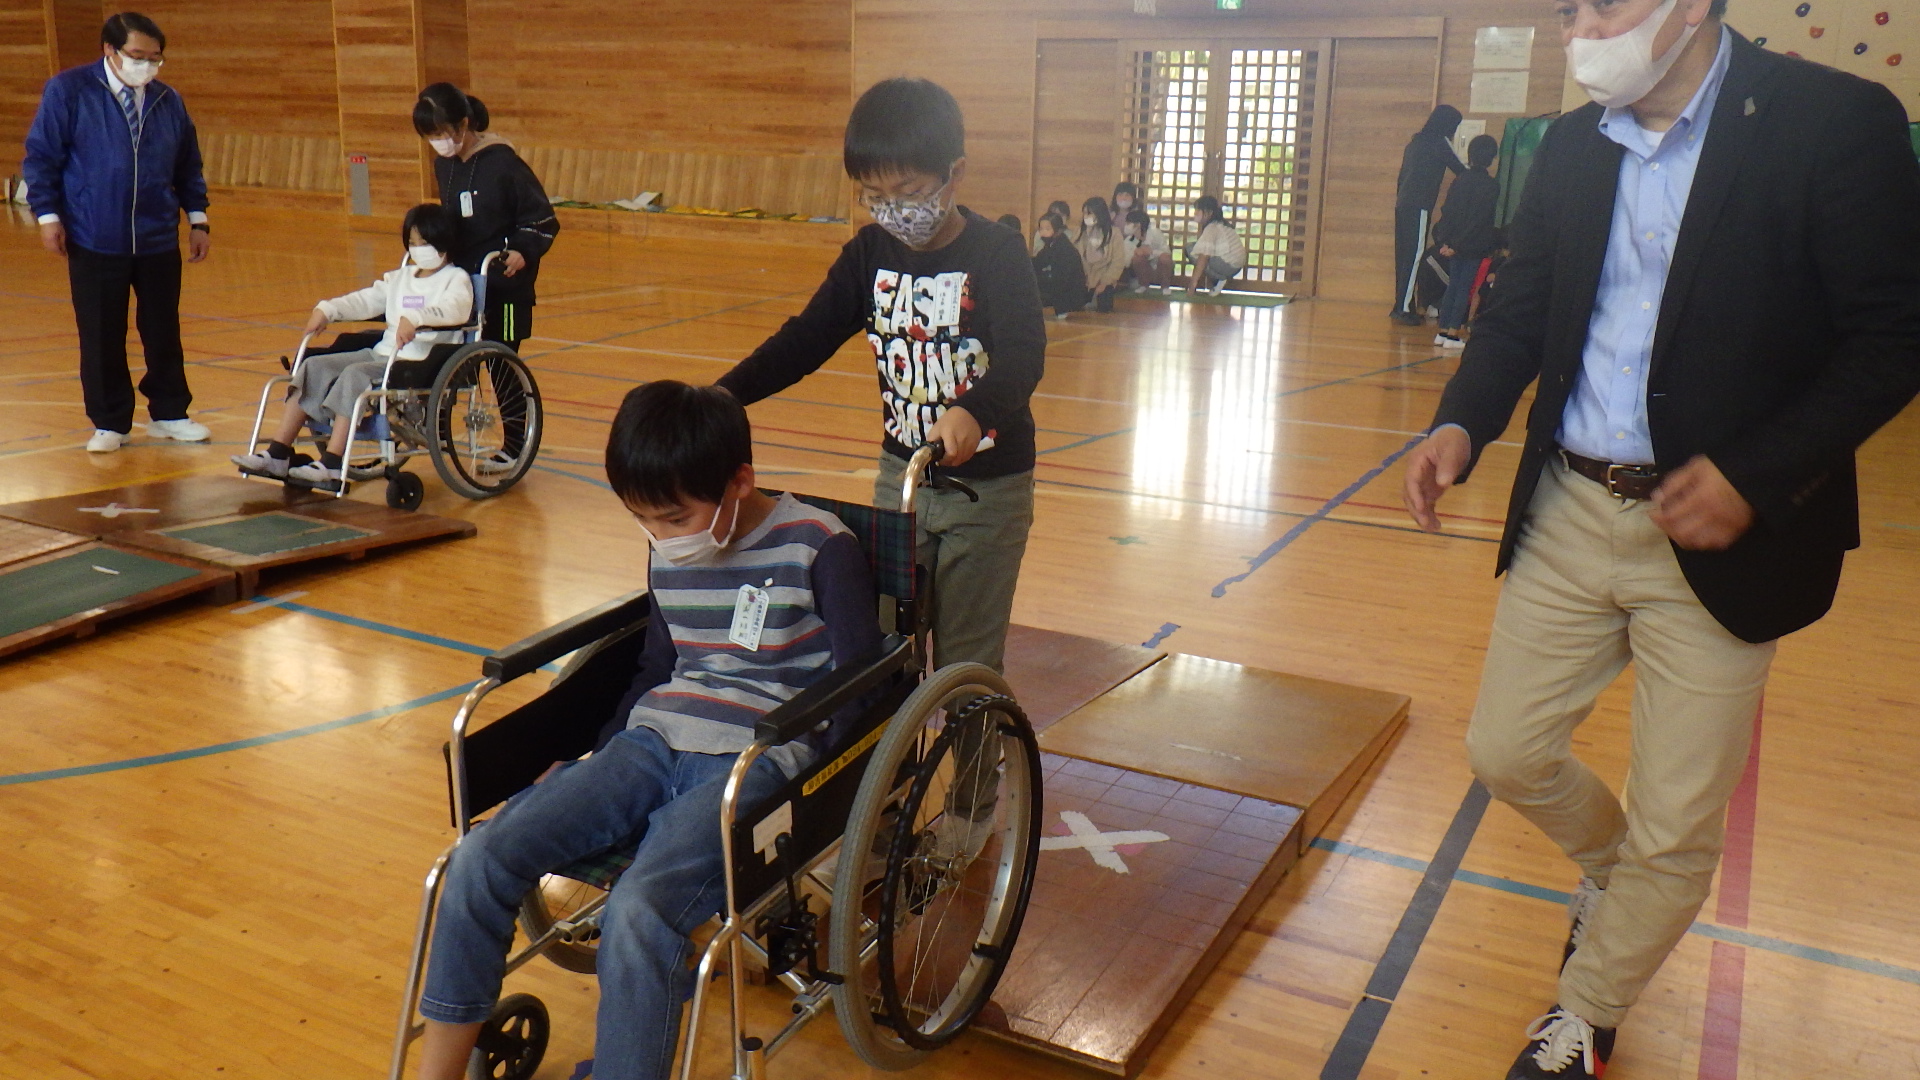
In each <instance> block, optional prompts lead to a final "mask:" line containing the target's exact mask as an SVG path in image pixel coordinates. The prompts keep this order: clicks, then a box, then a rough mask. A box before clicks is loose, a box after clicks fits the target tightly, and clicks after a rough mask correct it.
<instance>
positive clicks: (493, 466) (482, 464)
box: [473, 450, 520, 476]
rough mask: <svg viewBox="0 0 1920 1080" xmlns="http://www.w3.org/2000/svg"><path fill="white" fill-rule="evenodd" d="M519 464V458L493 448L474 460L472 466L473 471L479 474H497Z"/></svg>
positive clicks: (512, 468)
mask: <svg viewBox="0 0 1920 1080" xmlns="http://www.w3.org/2000/svg"><path fill="white" fill-rule="evenodd" d="M519 464H520V459H519V458H516V457H508V456H507V454H506V451H504V450H495V451H494V452H493V453H491V454H488V455H487V456H486V457H483V458H481V459H480V460H479V461H476V462H474V466H473V467H474V471H476V472H478V473H479V474H480V475H481V476H499V475H501V474H502V473H510V472H512V471H513V470H514V469H515V468H517V467H518V466H519Z"/></svg>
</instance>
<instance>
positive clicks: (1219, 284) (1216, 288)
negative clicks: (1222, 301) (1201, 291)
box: [1210, 281, 1227, 296]
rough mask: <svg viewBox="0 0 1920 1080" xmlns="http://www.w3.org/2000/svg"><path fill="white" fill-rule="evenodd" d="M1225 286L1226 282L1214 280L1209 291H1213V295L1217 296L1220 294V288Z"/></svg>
mask: <svg viewBox="0 0 1920 1080" xmlns="http://www.w3.org/2000/svg"><path fill="white" fill-rule="evenodd" d="M1226 287H1227V283H1226V282H1224V281H1216V282H1214V283H1213V288H1212V290H1210V291H1211V292H1212V293H1213V295H1215V296H1219V295H1220V290H1222V289H1224V288H1226Z"/></svg>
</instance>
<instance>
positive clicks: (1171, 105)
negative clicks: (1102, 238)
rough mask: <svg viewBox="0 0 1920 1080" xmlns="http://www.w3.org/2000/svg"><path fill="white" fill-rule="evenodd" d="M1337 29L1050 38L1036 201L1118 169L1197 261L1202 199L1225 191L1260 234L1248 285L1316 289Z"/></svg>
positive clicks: (1101, 186)
mask: <svg viewBox="0 0 1920 1080" xmlns="http://www.w3.org/2000/svg"><path fill="white" fill-rule="evenodd" d="M1328 52H1329V50H1328V48H1327V43H1326V42H1324V41H1318V42H1299V41H1278V40H1242V41H1112V40H1107V41H1099V40H1045V39H1043V40H1042V41H1041V42H1040V50H1039V67H1038V85H1037V86H1036V91H1037V92H1036V95H1035V116H1034V159H1033V161H1034V172H1033V210H1034V212H1036V213H1037V212H1039V210H1041V209H1042V208H1044V207H1045V206H1046V205H1047V203H1048V202H1049V201H1051V200H1053V199H1057V198H1065V199H1067V201H1068V202H1070V203H1071V204H1072V205H1073V206H1074V208H1075V211H1074V212H1075V216H1076V217H1077V216H1078V212H1079V211H1078V207H1079V204H1080V200H1081V199H1082V198H1085V197H1086V196H1087V195H1092V194H1099V195H1105V194H1107V193H1108V192H1109V191H1111V190H1112V189H1113V184H1114V182H1115V181H1117V180H1131V181H1132V182H1134V183H1135V184H1138V185H1139V186H1140V190H1141V201H1142V202H1143V203H1144V204H1145V206H1146V209H1147V211H1148V212H1149V213H1150V214H1152V215H1153V219H1154V222H1155V223H1156V224H1157V225H1159V226H1160V228H1161V229H1163V230H1165V231H1166V233H1167V235H1168V239H1169V240H1171V241H1172V243H1173V246H1174V253H1175V256H1176V261H1177V265H1176V270H1177V271H1178V272H1183V273H1184V272H1186V271H1187V270H1188V269H1189V267H1188V264H1187V262H1186V260H1185V257H1184V256H1185V248H1186V245H1187V244H1188V243H1189V242H1191V241H1192V240H1193V239H1194V229H1193V221H1192V217H1193V212H1192V210H1191V205H1192V203H1193V200H1194V199H1195V198H1197V197H1199V196H1200V195H1203V194H1214V195H1216V196H1217V197H1218V198H1219V199H1220V201H1221V203H1222V204H1224V205H1225V206H1226V208H1227V212H1228V215H1229V216H1230V217H1232V218H1233V220H1234V223H1235V225H1236V226H1237V227H1238V229H1239V231H1240V234H1241V236H1242V237H1243V238H1244V239H1245V240H1246V242H1247V261H1248V264H1249V265H1248V268H1247V271H1246V272H1245V273H1244V274H1242V275H1241V276H1240V277H1239V278H1237V279H1235V287H1237V288H1245V289H1255V290H1262V291H1268V292H1288V293H1300V294H1310V293H1312V292H1313V291H1314V253H1315V251H1316V249H1317V247H1318V245H1317V244H1316V243H1315V242H1314V236H1315V231H1316V229H1317V227H1318V222H1317V217H1318V204H1319V198H1318V195H1319V188H1320V185H1319V183H1318V178H1319V176H1320V174H1321V173H1322V171H1323V164H1322V161H1321V159H1322V158H1323V157H1324V156H1325V155H1324V154H1322V153H1321V152H1320V147H1321V146H1322V145H1323V144H1324V143H1325V138H1326V135H1325V130H1326V129H1325V122H1324V120H1325V116H1326V111H1327V110H1326V107H1325V102H1324V98H1323V84H1324V80H1322V79H1321V78H1320V77H1319V67H1320V63H1321V57H1323V56H1325V55H1328Z"/></svg>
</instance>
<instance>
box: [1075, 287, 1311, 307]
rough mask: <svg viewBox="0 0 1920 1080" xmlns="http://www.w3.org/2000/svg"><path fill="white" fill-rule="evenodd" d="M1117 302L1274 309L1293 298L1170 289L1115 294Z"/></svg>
mask: <svg viewBox="0 0 1920 1080" xmlns="http://www.w3.org/2000/svg"><path fill="white" fill-rule="evenodd" d="M1113 298H1114V299H1116V300H1165V301H1167V302H1168V303H1172V304H1212V305H1214V306H1215V307H1255V308H1272V307H1279V306H1281V305H1282V304H1285V303H1286V302H1287V301H1288V300H1291V299H1292V297H1288V296H1282V295H1280V294H1279V293H1235V292H1223V293H1221V294H1220V295H1219V296H1214V295H1213V294H1211V293H1205V292H1200V293H1189V292H1188V291H1187V290H1185V289H1170V290H1168V291H1166V292H1149V291H1147V290H1145V289H1127V290H1125V291H1124V292H1117V293H1114V294H1113Z"/></svg>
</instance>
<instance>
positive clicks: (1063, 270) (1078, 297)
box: [1033, 233, 1087, 314]
mask: <svg viewBox="0 0 1920 1080" xmlns="http://www.w3.org/2000/svg"><path fill="white" fill-rule="evenodd" d="M1033 276H1034V278H1035V279H1036V280H1038V282H1039V283H1040V302H1041V303H1043V304H1045V305H1046V306H1048V307H1050V308H1052V309H1053V310H1054V311H1055V312H1058V313H1060V314H1065V313H1067V312H1069V311H1079V310H1080V309H1081V308H1084V307H1086V306H1087V268H1086V266H1085V265H1084V264H1082V263H1081V261H1080V251H1079V249H1078V248H1076V247H1074V246H1073V241H1071V240H1069V239H1067V238H1066V237H1065V236H1062V235H1060V234H1059V233H1054V234H1053V235H1052V236H1050V237H1048V238H1047V240H1046V242H1045V243H1043V244H1041V245H1040V253H1039V254H1037V255H1035V256H1034V257H1033Z"/></svg>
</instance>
